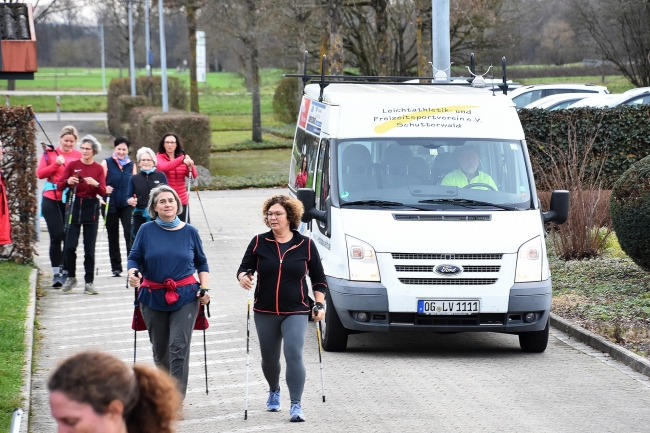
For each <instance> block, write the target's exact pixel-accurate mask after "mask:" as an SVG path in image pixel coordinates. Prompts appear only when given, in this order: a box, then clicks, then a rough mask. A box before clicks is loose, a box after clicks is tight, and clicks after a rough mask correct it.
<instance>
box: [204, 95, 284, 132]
mask: <svg viewBox="0 0 650 433" xmlns="http://www.w3.org/2000/svg"><path fill="white" fill-rule="evenodd" d="M200 104H201V100H200V99H199V106H200ZM262 125H263V127H279V126H283V124H282V122H278V121H277V120H275V117H273V113H262ZM210 126H211V127H212V130H213V131H249V134H248V135H249V136H250V135H251V134H250V131H251V130H252V129H253V117H252V115H251V112H250V111H249V112H247V113H246V114H219V115H211V116H210ZM293 130H295V125H293ZM293 130H292V131H291V138H293Z"/></svg>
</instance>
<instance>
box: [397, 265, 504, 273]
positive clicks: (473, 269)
mask: <svg viewBox="0 0 650 433" xmlns="http://www.w3.org/2000/svg"><path fill="white" fill-rule="evenodd" d="M434 267H435V266H406V265H395V270H396V271H397V272H433V268H434ZM500 270H501V266H463V272H499V271H500Z"/></svg>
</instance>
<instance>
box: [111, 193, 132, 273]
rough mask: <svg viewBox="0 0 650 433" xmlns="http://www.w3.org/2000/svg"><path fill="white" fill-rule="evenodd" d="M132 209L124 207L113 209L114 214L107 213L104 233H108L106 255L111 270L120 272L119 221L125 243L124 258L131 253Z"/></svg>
mask: <svg viewBox="0 0 650 433" xmlns="http://www.w3.org/2000/svg"><path fill="white" fill-rule="evenodd" d="M132 214H133V207H132V206H126V207H122V208H117V209H115V212H114V213H110V212H109V213H108V215H107V216H105V217H104V218H106V232H107V233H108V255H109V256H110V258H111V270H113V271H120V272H122V254H121V253H120V221H121V222H122V228H123V229H124V241H125V242H126V256H127V257H128V256H129V253H130V252H131V245H132V244H133V241H132V240H131V215H132Z"/></svg>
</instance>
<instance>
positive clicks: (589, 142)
mask: <svg viewBox="0 0 650 433" xmlns="http://www.w3.org/2000/svg"><path fill="white" fill-rule="evenodd" d="M579 119H580V117H579V116H576V117H574V118H571V119H569V122H568V124H567V129H566V131H565V134H566V139H565V140H566V143H567V148H566V149H562V148H560V146H558V145H556V144H555V143H554V142H549V143H540V142H537V141H536V140H534V139H533V140H532V144H533V146H536V147H537V148H538V149H540V151H541V152H542V153H543V155H544V156H545V158H537V159H533V160H532V163H533V168H534V170H535V171H536V177H537V179H538V180H539V182H538V185H539V186H540V188H541V189H545V190H546V191H547V193H546V196H547V197H548V195H550V193H549V192H548V191H551V190H554V189H564V190H568V191H569V194H570V199H569V219H568V220H567V222H566V223H564V224H562V225H559V226H556V227H554V229H553V233H552V238H551V239H552V241H553V247H554V249H555V251H556V253H557V255H558V256H559V257H561V258H563V259H565V260H569V259H584V258H591V257H597V256H600V255H601V254H602V253H603V251H604V249H605V246H606V245H607V238H608V236H609V234H610V233H611V225H610V220H609V217H608V212H607V196H608V195H609V194H608V193H607V192H606V191H603V190H602V183H603V182H602V180H601V174H602V171H603V165H604V162H605V160H606V158H607V154H606V149H602V150H601V152H602V153H603V154H604V155H603V156H602V157H601V158H597V157H595V156H594V153H593V146H594V143H595V141H596V137H597V136H598V134H599V132H600V128H601V125H600V124H597V125H595V127H594V128H593V129H591V130H590V131H589V134H588V135H586V136H582V137H579V136H578V133H577V128H578V124H579ZM546 161H549V162H548V163H546ZM542 164H544V165H542ZM542 198H543V195H542V194H540V200H541V199H542ZM547 200H549V201H550V199H547ZM547 209H548V207H547Z"/></svg>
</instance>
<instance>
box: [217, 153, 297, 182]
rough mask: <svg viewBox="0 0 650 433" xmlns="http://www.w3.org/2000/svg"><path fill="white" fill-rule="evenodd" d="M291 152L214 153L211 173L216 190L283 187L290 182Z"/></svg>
mask: <svg viewBox="0 0 650 433" xmlns="http://www.w3.org/2000/svg"><path fill="white" fill-rule="evenodd" d="M290 158H291V149H269V150H243V151H239V152H215V153H213V154H212V156H210V172H211V173H212V175H214V176H216V180H215V182H214V183H213V185H212V187H213V188H214V189H240V188H253V187H255V188H267V187H271V186H282V185H286V184H287V180H288V179H289V161H290Z"/></svg>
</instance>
